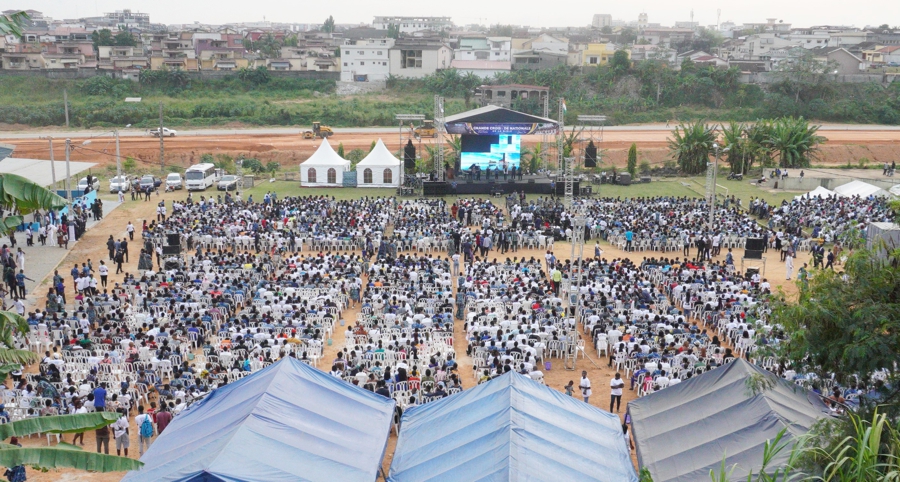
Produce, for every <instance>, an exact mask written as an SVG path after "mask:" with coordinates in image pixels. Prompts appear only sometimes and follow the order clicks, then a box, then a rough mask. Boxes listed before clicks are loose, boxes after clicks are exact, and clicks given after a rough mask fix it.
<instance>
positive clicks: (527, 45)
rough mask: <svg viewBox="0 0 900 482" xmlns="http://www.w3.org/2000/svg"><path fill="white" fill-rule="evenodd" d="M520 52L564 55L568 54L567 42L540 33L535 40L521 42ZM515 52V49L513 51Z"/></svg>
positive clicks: (560, 38)
mask: <svg viewBox="0 0 900 482" xmlns="http://www.w3.org/2000/svg"><path fill="white" fill-rule="evenodd" d="M521 49H522V50H535V51H537V50H540V51H546V52H556V53H561V54H566V53H568V52H569V40H568V39H566V38H562V37H556V36H553V35H550V34H547V33H542V34H540V35H538V36H537V37H535V38H532V39H529V40H526V41H525V42H522V47H521ZM514 50H515V49H514Z"/></svg>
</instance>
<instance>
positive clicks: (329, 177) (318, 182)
mask: <svg viewBox="0 0 900 482" xmlns="http://www.w3.org/2000/svg"><path fill="white" fill-rule="evenodd" d="M349 170H350V161H348V160H346V159H344V158H343V157H341V156H339V155H338V154H337V152H334V149H332V148H331V144H329V143H328V139H322V144H321V145H320V146H319V148H318V149H316V152H314V153H313V155H312V156H310V158H309V159H307V160H306V161H305V162H304V163H303V164H300V185H301V186H310V187H322V186H328V187H334V186H343V185H344V172H346V171H349Z"/></svg>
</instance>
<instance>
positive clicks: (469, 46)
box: [453, 35, 512, 63]
mask: <svg viewBox="0 0 900 482" xmlns="http://www.w3.org/2000/svg"><path fill="white" fill-rule="evenodd" d="M457 44H458V47H457V48H456V49H455V50H454V51H453V58H454V59H455V60H490V61H505V62H507V63H508V62H509V61H510V60H511V55H510V54H511V50H512V47H511V45H512V39H511V38H510V37H487V36H484V35H465V36H460V37H459V38H458V39H457Z"/></svg>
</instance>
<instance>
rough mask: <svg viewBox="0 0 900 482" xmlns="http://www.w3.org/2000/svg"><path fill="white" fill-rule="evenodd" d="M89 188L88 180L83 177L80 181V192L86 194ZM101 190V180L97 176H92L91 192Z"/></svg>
mask: <svg viewBox="0 0 900 482" xmlns="http://www.w3.org/2000/svg"><path fill="white" fill-rule="evenodd" d="M87 188H88V178H86V177H82V178H81V180H80V181H78V190H79V191H81V192H84V191H85V190H86V189H87ZM97 189H100V180H99V179H97V178H96V177H95V176H91V190H93V191H96V190H97Z"/></svg>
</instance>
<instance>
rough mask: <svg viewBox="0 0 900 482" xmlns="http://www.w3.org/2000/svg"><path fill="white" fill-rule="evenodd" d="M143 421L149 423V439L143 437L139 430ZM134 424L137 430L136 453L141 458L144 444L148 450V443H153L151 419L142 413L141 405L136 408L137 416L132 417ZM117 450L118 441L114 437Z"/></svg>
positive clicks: (142, 407)
mask: <svg viewBox="0 0 900 482" xmlns="http://www.w3.org/2000/svg"><path fill="white" fill-rule="evenodd" d="M145 421H149V422H150V426H151V434H150V436H149V437H145V436H144V435H143V434H142V432H143V430H141V426H142V425H143V424H144V422H145ZM116 423H118V422H116ZM125 423H128V422H127V421H126V422H125ZM134 423H136V424H137V429H138V453H139V454H140V455H141V456H143V455H144V444H147V448H148V449H149V448H150V442H152V441H153V435H152V426H153V417H151V416H150V415H148V414H146V413H144V406H143V405H140V406H138V416H137V417H134ZM118 450H119V439H118V437H116V451H118ZM126 454H127V452H126Z"/></svg>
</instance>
